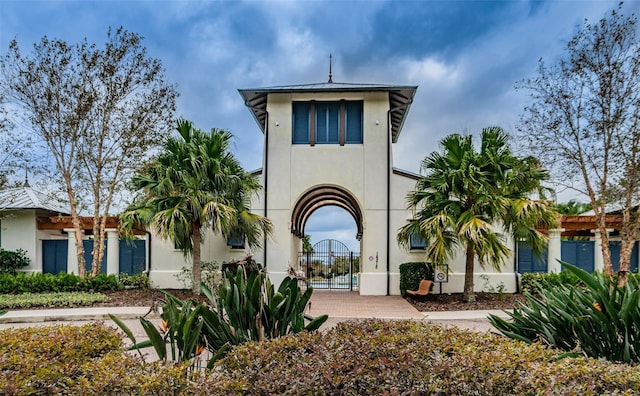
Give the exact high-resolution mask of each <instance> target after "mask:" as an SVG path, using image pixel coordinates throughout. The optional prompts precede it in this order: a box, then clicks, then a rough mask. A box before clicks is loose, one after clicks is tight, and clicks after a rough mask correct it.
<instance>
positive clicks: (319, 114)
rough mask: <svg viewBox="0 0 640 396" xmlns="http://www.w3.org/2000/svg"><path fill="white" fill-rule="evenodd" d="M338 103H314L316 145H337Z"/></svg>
mask: <svg viewBox="0 0 640 396" xmlns="http://www.w3.org/2000/svg"><path fill="white" fill-rule="evenodd" d="M339 141H340V103H338V102H317V103H316V143H318V144H324V143H334V144H336V143H339Z"/></svg>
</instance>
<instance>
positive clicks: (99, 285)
mask: <svg viewBox="0 0 640 396" xmlns="http://www.w3.org/2000/svg"><path fill="white" fill-rule="evenodd" d="M84 281H85V282H86V284H87V286H86V289H85V290H87V291H96V292H106V291H116V290H119V289H120V282H118V277H117V276H116V275H107V274H98V275H96V276H95V277H86V278H85V279H84Z"/></svg>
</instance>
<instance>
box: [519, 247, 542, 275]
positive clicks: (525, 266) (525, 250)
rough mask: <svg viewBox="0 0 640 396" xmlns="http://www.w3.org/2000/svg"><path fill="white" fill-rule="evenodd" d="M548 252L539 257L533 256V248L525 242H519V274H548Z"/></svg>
mask: <svg viewBox="0 0 640 396" xmlns="http://www.w3.org/2000/svg"><path fill="white" fill-rule="evenodd" d="M547 257H548V254H547V250H546V249H545V250H544V252H542V253H541V254H540V255H539V256H536V255H535V254H533V251H532V250H531V246H529V245H527V244H526V243H524V242H518V273H520V274H524V273H525V272H547V268H548V266H547Z"/></svg>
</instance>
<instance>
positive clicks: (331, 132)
mask: <svg viewBox="0 0 640 396" xmlns="http://www.w3.org/2000/svg"><path fill="white" fill-rule="evenodd" d="M327 110H328V114H327V118H328V120H329V125H327V137H328V139H327V140H328V143H339V142H340V103H338V102H334V103H331V104H330V105H329V107H328V109H327Z"/></svg>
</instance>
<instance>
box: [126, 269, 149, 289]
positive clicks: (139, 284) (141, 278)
mask: <svg viewBox="0 0 640 396" xmlns="http://www.w3.org/2000/svg"><path fill="white" fill-rule="evenodd" d="M118 281H119V282H120V288H121V289H148V288H149V287H151V282H150V281H149V276H148V275H147V274H146V273H144V272H143V273H140V274H135V275H127V274H125V273H120V274H118Z"/></svg>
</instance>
